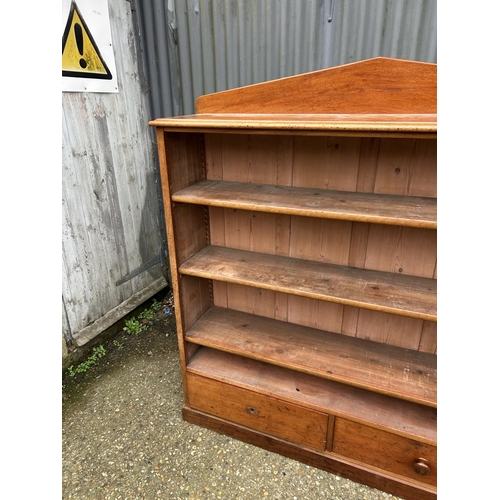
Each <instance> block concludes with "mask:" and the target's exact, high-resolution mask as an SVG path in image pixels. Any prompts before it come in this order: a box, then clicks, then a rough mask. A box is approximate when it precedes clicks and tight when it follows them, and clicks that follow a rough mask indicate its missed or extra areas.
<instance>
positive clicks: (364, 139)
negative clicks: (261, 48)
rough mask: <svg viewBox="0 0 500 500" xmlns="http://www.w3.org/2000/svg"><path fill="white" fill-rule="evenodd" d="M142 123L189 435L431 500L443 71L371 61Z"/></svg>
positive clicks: (212, 99) (227, 94)
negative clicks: (154, 153)
mask: <svg viewBox="0 0 500 500" xmlns="http://www.w3.org/2000/svg"><path fill="white" fill-rule="evenodd" d="M150 125H152V126H154V127H156V131H157V140H158V152H159V159H160V167H161V178H162V190H163V197H164V206H165V215H166V225H167V235H168V245H169V255H170V270H171V274H172V286H173V290H174V303H175V314H176V323H177V331H178V340H179V351H180V361H181V369H182V376H183V385H184V394H185V404H184V407H183V409H182V412H183V417H184V419H185V420H187V421H189V422H193V423H195V424H198V425H201V426H204V427H207V428H210V429H213V430H216V431H218V432H221V433H224V434H227V435H229V436H232V437H234V438H237V439H240V440H243V441H246V442H248V443H252V444H254V445H256V446H259V447H262V448H265V449H268V450H271V451H274V452H277V453H280V454H282V455H286V456H288V457H291V458H294V459H296V460H299V461H302V462H304V463H306V464H309V465H313V466H315V467H318V468H321V469H324V470H327V471H330V472H332V473H335V474H338V475H341V476H344V477H347V478H350V479H352V480H354V481H357V482H360V483H364V484H366V485H368V486H371V487H374V488H378V489H380V490H383V491H387V492H390V493H392V494H394V495H398V496H401V497H404V498H408V499H415V500H417V499H418V500H423V499H434V498H436V491H437V490H436V483H437V472H436V470H437V463H436V449H437V437H436V421H437V415H436V412H437V363H436V361H437V352H436V345H437V338H436V336H437V323H436V321H437V309H436V308H437V295H436V288H437V274H436V273H437V270H436V269H437V268H436V265H437V264H436V235H437V208H436V207H437V204H436V203H437V193H436V183H437V182H436V167H437V165H436V163H437V155H436V142H437V120H436V65H435V64H429V63H419V62H412V61H403V60H396V59H388V58H374V59H369V60H366V61H362V62H357V63H352V64H347V65H344V66H338V67H335V68H330V69H326V70H321V71H315V72H311V73H306V74H303V75H298V76H294V77H289V78H282V79H279V80H274V81H270V82H266V83H261V84H256V85H251V86H247V87H242V88H239V89H234V90H228V91H224V92H218V93H215V94H210V95H205V96H202V97H200V98H199V99H198V100H197V105H196V114H195V115H191V116H182V117H175V118H162V119H157V120H154V121H152V122H150Z"/></svg>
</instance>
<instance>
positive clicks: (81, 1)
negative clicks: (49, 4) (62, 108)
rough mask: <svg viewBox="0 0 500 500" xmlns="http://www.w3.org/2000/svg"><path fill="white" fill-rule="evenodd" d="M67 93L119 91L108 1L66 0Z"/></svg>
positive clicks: (64, 77) (64, 75)
mask: <svg viewBox="0 0 500 500" xmlns="http://www.w3.org/2000/svg"><path fill="white" fill-rule="evenodd" d="M62 8H63V12H62V34H63V35H62V90H63V92H118V84H117V80H116V66H115V56H114V53H113V43H112V40H111V26H110V23H109V11H108V0H62Z"/></svg>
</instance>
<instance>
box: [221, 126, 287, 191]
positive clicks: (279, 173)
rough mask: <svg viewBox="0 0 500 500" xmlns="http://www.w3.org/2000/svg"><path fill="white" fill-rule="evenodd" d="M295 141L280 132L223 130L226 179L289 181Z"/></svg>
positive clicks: (254, 181) (223, 167) (265, 181)
mask: <svg viewBox="0 0 500 500" xmlns="http://www.w3.org/2000/svg"><path fill="white" fill-rule="evenodd" d="M292 143H293V141H290V139H289V138H285V139H282V138H280V136H277V135H269V136H266V135H243V134H235V135H232V134H227V135H226V134H224V135H223V136H222V169H223V179H224V180H226V181H233V182H249V183H255V184H271V185H275V184H277V183H278V180H279V181H280V182H283V183H284V185H289V184H288V182H290V181H289V179H290V177H291V172H290V169H291V162H290V154H291V153H290V151H289V150H290V148H291V144H292Z"/></svg>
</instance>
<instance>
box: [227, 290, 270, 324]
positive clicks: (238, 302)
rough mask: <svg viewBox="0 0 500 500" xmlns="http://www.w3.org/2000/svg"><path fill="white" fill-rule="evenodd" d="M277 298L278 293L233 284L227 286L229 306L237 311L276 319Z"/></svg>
mask: <svg viewBox="0 0 500 500" xmlns="http://www.w3.org/2000/svg"><path fill="white" fill-rule="evenodd" d="M275 298H276V293H275V292H272V291H270V290H260V289H258V288H252V287H246V286H242V285H234V284H231V283H228V285H227V305H228V307H229V308H230V309H235V310H236V311H241V312H247V313H250V314H257V315H259V316H264V317H266V318H274V317H275Z"/></svg>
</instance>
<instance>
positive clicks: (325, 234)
mask: <svg viewBox="0 0 500 500" xmlns="http://www.w3.org/2000/svg"><path fill="white" fill-rule="evenodd" d="M291 227H292V229H291V241H290V257H295V258H299V259H304V260H314V261H318V262H327V263H330V264H338V265H347V263H348V258H349V245H350V240H351V228H352V223H351V222H347V221H337V220H328V219H315V218H309V217H292V224H291ZM342 317H343V306H341V305H339V304H331V303H327V302H322V301H318V300H312V299H306V298H303V297H297V296H290V297H289V299H288V319H289V321H290V322H292V323H297V324H301V325H304V326H311V327H314V328H320V329H323V330H326V331H330V332H336V333H339V332H340V331H341V327H342Z"/></svg>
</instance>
